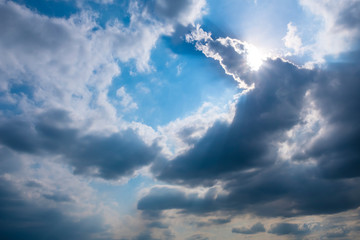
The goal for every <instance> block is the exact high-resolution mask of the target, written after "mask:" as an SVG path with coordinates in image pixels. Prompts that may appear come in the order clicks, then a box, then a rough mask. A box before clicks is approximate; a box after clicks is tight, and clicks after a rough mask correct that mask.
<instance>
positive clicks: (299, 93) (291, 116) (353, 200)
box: [138, 52, 360, 231]
mask: <svg viewBox="0 0 360 240" xmlns="http://www.w3.org/2000/svg"><path fill="white" fill-rule="evenodd" d="M231 54H233V53H231ZM359 56H360V55H359V52H353V53H349V54H345V55H343V59H346V64H344V63H333V64H329V65H328V67H327V68H323V69H314V70H306V69H301V68H298V67H296V66H294V65H293V64H291V63H289V62H285V61H282V60H280V59H274V60H270V59H269V60H267V61H266V62H265V63H264V67H263V68H261V69H260V70H259V71H257V72H252V73H251V72H250V74H244V75H243V78H245V79H246V78H249V81H250V80H251V81H252V82H254V83H255V85H256V87H255V88H254V89H253V90H252V91H250V92H248V93H246V94H245V95H243V96H242V97H240V98H239V102H238V104H237V106H236V114H235V117H234V120H233V121H232V123H230V124H227V123H221V122H218V123H216V124H214V125H213V126H212V127H211V128H209V129H208V131H207V133H206V134H205V135H204V137H202V138H201V139H200V140H199V141H198V142H197V143H195V145H194V147H193V148H191V149H190V150H189V151H187V152H185V153H184V154H181V155H179V156H178V157H176V158H175V159H173V160H172V161H157V162H156V163H155V164H154V165H153V168H152V170H153V172H154V174H155V175H156V176H157V178H158V179H161V180H163V181H167V182H170V183H173V184H182V185H186V186H199V185H200V186H212V185H214V184H217V183H221V184H222V185H223V189H224V192H225V193H226V194H222V195H212V194H210V192H211V191H209V194H208V195H207V194H205V195H201V196H200V195H196V194H195V195H188V194H186V193H185V191H182V190H179V189H173V190H169V189H168V190H166V191H169V192H170V193H171V194H167V193H165V192H163V190H158V189H157V190H154V191H150V192H149V194H148V195H146V196H145V197H143V198H142V199H141V200H140V201H139V204H138V208H139V209H140V210H144V211H148V210H156V211H163V210H169V209H177V210H178V211H180V212H187V213H195V214H204V213H209V212H215V211H224V212H227V211H231V212H233V213H234V212H236V213H238V214H241V213H252V214H256V215H259V216H285V217H289V216H299V215H310V214H330V213H337V212H341V211H346V210H349V209H355V208H357V207H358V206H359V202H360V199H359V196H360V195H359V191H360V188H359V187H358V186H359V184H358V179H357V177H358V176H359V166H358V162H359V158H358V156H359V155H360V154H359V152H358V148H357V146H356V143H357V142H359V139H358V136H359V135H360V133H359V128H358V124H357V122H359V116H358V114H357V112H358V111H356V110H355V109H359V107H360V106H359V102H360V101H359V100H357V99H358V98H359V94H357V93H356V90H355V89H358V86H357V85H358V82H359V81H357V78H358V77H357V76H358V75H359V72H358V71H359V68H358V66H357V62H358V61H359ZM238 67H239V68H240V69H241V68H242V66H241V65H239V66H238ZM308 98H310V99H311V102H312V103H313V104H314V105H308ZM312 106H315V107H316V108H317V109H319V114H320V115H321V117H322V118H324V121H323V122H317V124H321V125H318V126H317V127H315V128H314V129H313V131H315V133H314V134H309V135H303V136H302V137H305V141H306V142H307V143H304V145H303V147H302V148H301V149H298V150H299V152H297V153H294V154H292V155H288V156H285V158H284V156H282V157H280V155H279V148H278V146H279V145H278V144H279V143H282V142H285V141H288V140H289V139H291V138H292V137H293V136H294V135H289V131H293V130H294V129H297V130H299V126H303V127H304V128H305V127H308V126H307V125H306V124H307V121H304V115H303V110H304V109H307V108H309V107H310V108H311V107H312ZM300 129H301V128H300ZM299 131H300V130H299ZM296 136H298V137H299V139H297V138H296ZM300 137H301V135H295V137H294V139H291V140H293V141H294V142H295V143H296V142H297V141H298V140H299V141H303V140H301V139H300ZM333 192H336V193H337V194H336V195H334V194H332V193H333ZM329 196H330V197H329ZM158 203H163V204H164V205H162V204H158ZM194 206H197V207H194ZM299 231H300V230H299Z"/></svg>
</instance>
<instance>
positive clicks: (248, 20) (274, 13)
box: [204, 0, 322, 50]
mask: <svg viewBox="0 0 360 240" xmlns="http://www.w3.org/2000/svg"><path fill="white" fill-rule="evenodd" d="M208 4H209V6H210V7H209V11H208V15H207V16H205V20H204V22H205V23H206V22H207V21H208V22H211V23H212V24H213V25H214V23H216V24H217V27H216V28H213V29H215V33H216V29H221V31H223V32H226V33H227V36H230V37H235V38H238V39H240V40H244V41H247V42H250V43H252V44H254V45H255V46H257V47H259V48H263V49H267V50H274V49H284V48H285V46H284V42H283V40H282V39H283V38H284V37H285V35H286V33H287V24H288V23H289V22H292V23H293V24H294V25H295V26H296V27H297V29H298V33H299V36H300V37H301V38H302V42H303V44H305V45H309V44H311V43H313V42H314V36H315V33H316V32H317V31H318V30H319V29H320V28H321V27H322V23H321V20H320V19H318V18H317V17H316V16H314V15H312V13H310V12H309V11H307V10H306V9H304V8H303V7H302V6H301V5H300V4H299V2H298V1H288V0H257V1H254V0H247V1H237V0H228V1H216V0H209V1H208ZM211 6H216V7H211ZM209 19H211V20H209ZM207 25H209V24H207ZM220 36H221V32H220ZM222 37H226V36H222Z"/></svg>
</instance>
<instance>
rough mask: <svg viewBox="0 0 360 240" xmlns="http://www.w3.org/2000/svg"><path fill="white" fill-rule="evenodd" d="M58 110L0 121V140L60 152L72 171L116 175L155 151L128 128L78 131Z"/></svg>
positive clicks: (28, 149) (43, 151) (148, 158)
mask: <svg viewBox="0 0 360 240" xmlns="http://www.w3.org/2000/svg"><path fill="white" fill-rule="evenodd" d="M70 123H71V119H70V118H69V117H68V115H67V113H66V112H65V111H62V110H51V111H48V112H45V113H43V114H41V115H40V116H38V117H37V118H36V120H34V121H30V120H29V121H25V120H19V118H16V117H15V118H14V119H6V120H1V121H0V142H1V143H2V144H3V145H5V146H7V147H9V148H10V149H13V150H14V151H19V152H25V153H31V154H61V155H62V156H64V158H65V159H66V160H67V161H68V162H69V164H71V165H72V166H74V167H75V173H77V174H85V175H92V176H98V177H102V178H105V179H116V178H119V177H122V176H125V175H130V174H132V173H133V172H134V170H136V169H138V168H140V167H142V166H145V165H148V164H149V163H151V162H152V161H153V160H154V159H155V158H156V157H157V155H158V153H159V148H158V147H157V146H156V145H153V146H147V145H146V144H145V143H144V142H143V141H142V140H141V139H140V137H139V136H138V135H137V134H136V133H135V132H134V131H132V130H126V131H123V132H120V133H116V134H112V135H110V136H101V135H94V134H93V135H91V134H88V135H81V131H80V129H75V128H71V127H69V124H70Z"/></svg>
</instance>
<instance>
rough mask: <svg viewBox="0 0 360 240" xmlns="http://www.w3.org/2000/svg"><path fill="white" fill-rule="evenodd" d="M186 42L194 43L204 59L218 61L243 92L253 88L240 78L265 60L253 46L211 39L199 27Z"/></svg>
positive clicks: (233, 40) (187, 36)
mask: <svg viewBox="0 0 360 240" xmlns="http://www.w3.org/2000/svg"><path fill="white" fill-rule="evenodd" d="M186 41H187V42H189V43H191V42H194V43H195V47H196V49H197V50H198V51H201V52H202V53H203V54H204V55H205V56H206V57H209V58H212V59H214V60H216V61H219V63H220V65H221V67H222V68H223V69H224V70H225V73H226V74H227V75H230V76H232V77H233V78H234V80H235V81H237V82H238V83H239V88H242V89H244V90H245V91H248V90H251V89H253V88H254V84H253V83H250V82H245V81H244V80H243V79H242V78H241V77H242V75H243V74H245V73H247V72H249V71H252V70H258V69H259V67H260V66H261V63H262V61H263V60H265V58H266V56H265V55H264V54H263V53H261V51H260V50H259V49H258V48H256V47H255V46H254V45H252V44H250V43H247V42H244V41H241V40H238V39H234V38H230V37H226V38H221V37H219V38H217V39H213V38H212V37H211V33H208V32H205V31H204V30H203V29H202V28H201V27H200V25H197V26H196V28H195V29H194V30H193V31H192V32H191V33H190V34H187V35H186Z"/></svg>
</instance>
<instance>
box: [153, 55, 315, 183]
mask: <svg viewBox="0 0 360 240" xmlns="http://www.w3.org/2000/svg"><path fill="white" fill-rule="evenodd" d="M266 64H267V65H268V67H266V66H265V67H264V68H263V69H262V71H260V72H259V73H256V74H253V75H251V76H249V77H251V78H252V79H253V80H254V82H255V83H256V88H255V89H254V90H253V91H251V92H250V93H248V94H247V95H246V96H244V97H243V99H240V101H239V103H238V105H237V111H236V115H235V118H234V120H233V122H232V123H231V124H230V125H227V124H225V123H216V124H215V125H214V126H213V127H212V128H210V129H209V130H208V132H207V133H206V135H205V136H204V137H203V138H202V139H200V140H199V141H198V143H197V144H195V147H194V148H192V149H191V150H189V151H188V152H187V153H185V154H183V155H181V156H179V157H177V158H176V159H174V160H173V161H170V162H167V161H166V162H159V163H157V164H155V165H154V167H153V170H154V172H155V173H157V175H158V178H159V179H161V180H166V181H169V182H175V183H176V182H180V183H182V182H185V183H187V184H190V185H191V184H208V182H210V183H211V182H212V180H215V179H216V178H219V177H220V176H221V175H224V174H228V173H229V172H235V171H238V170H244V169H249V168H253V167H259V166H265V165H269V164H272V163H273V162H274V160H275V154H276V152H277V149H276V148H275V147H274V146H273V144H272V143H273V142H275V141H276V140H279V139H281V137H282V135H283V134H284V132H285V131H287V130H289V129H290V128H291V127H293V126H294V125H296V124H297V123H299V121H300V119H299V117H300V110H301V108H302V105H303V96H304V94H305V91H306V86H307V85H308V84H309V83H310V81H311V80H312V78H313V77H312V73H311V72H310V71H306V70H300V69H298V68H296V67H295V66H293V65H292V64H290V63H286V62H282V61H280V60H277V61H268V62H267V63H266Z"/></svg>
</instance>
